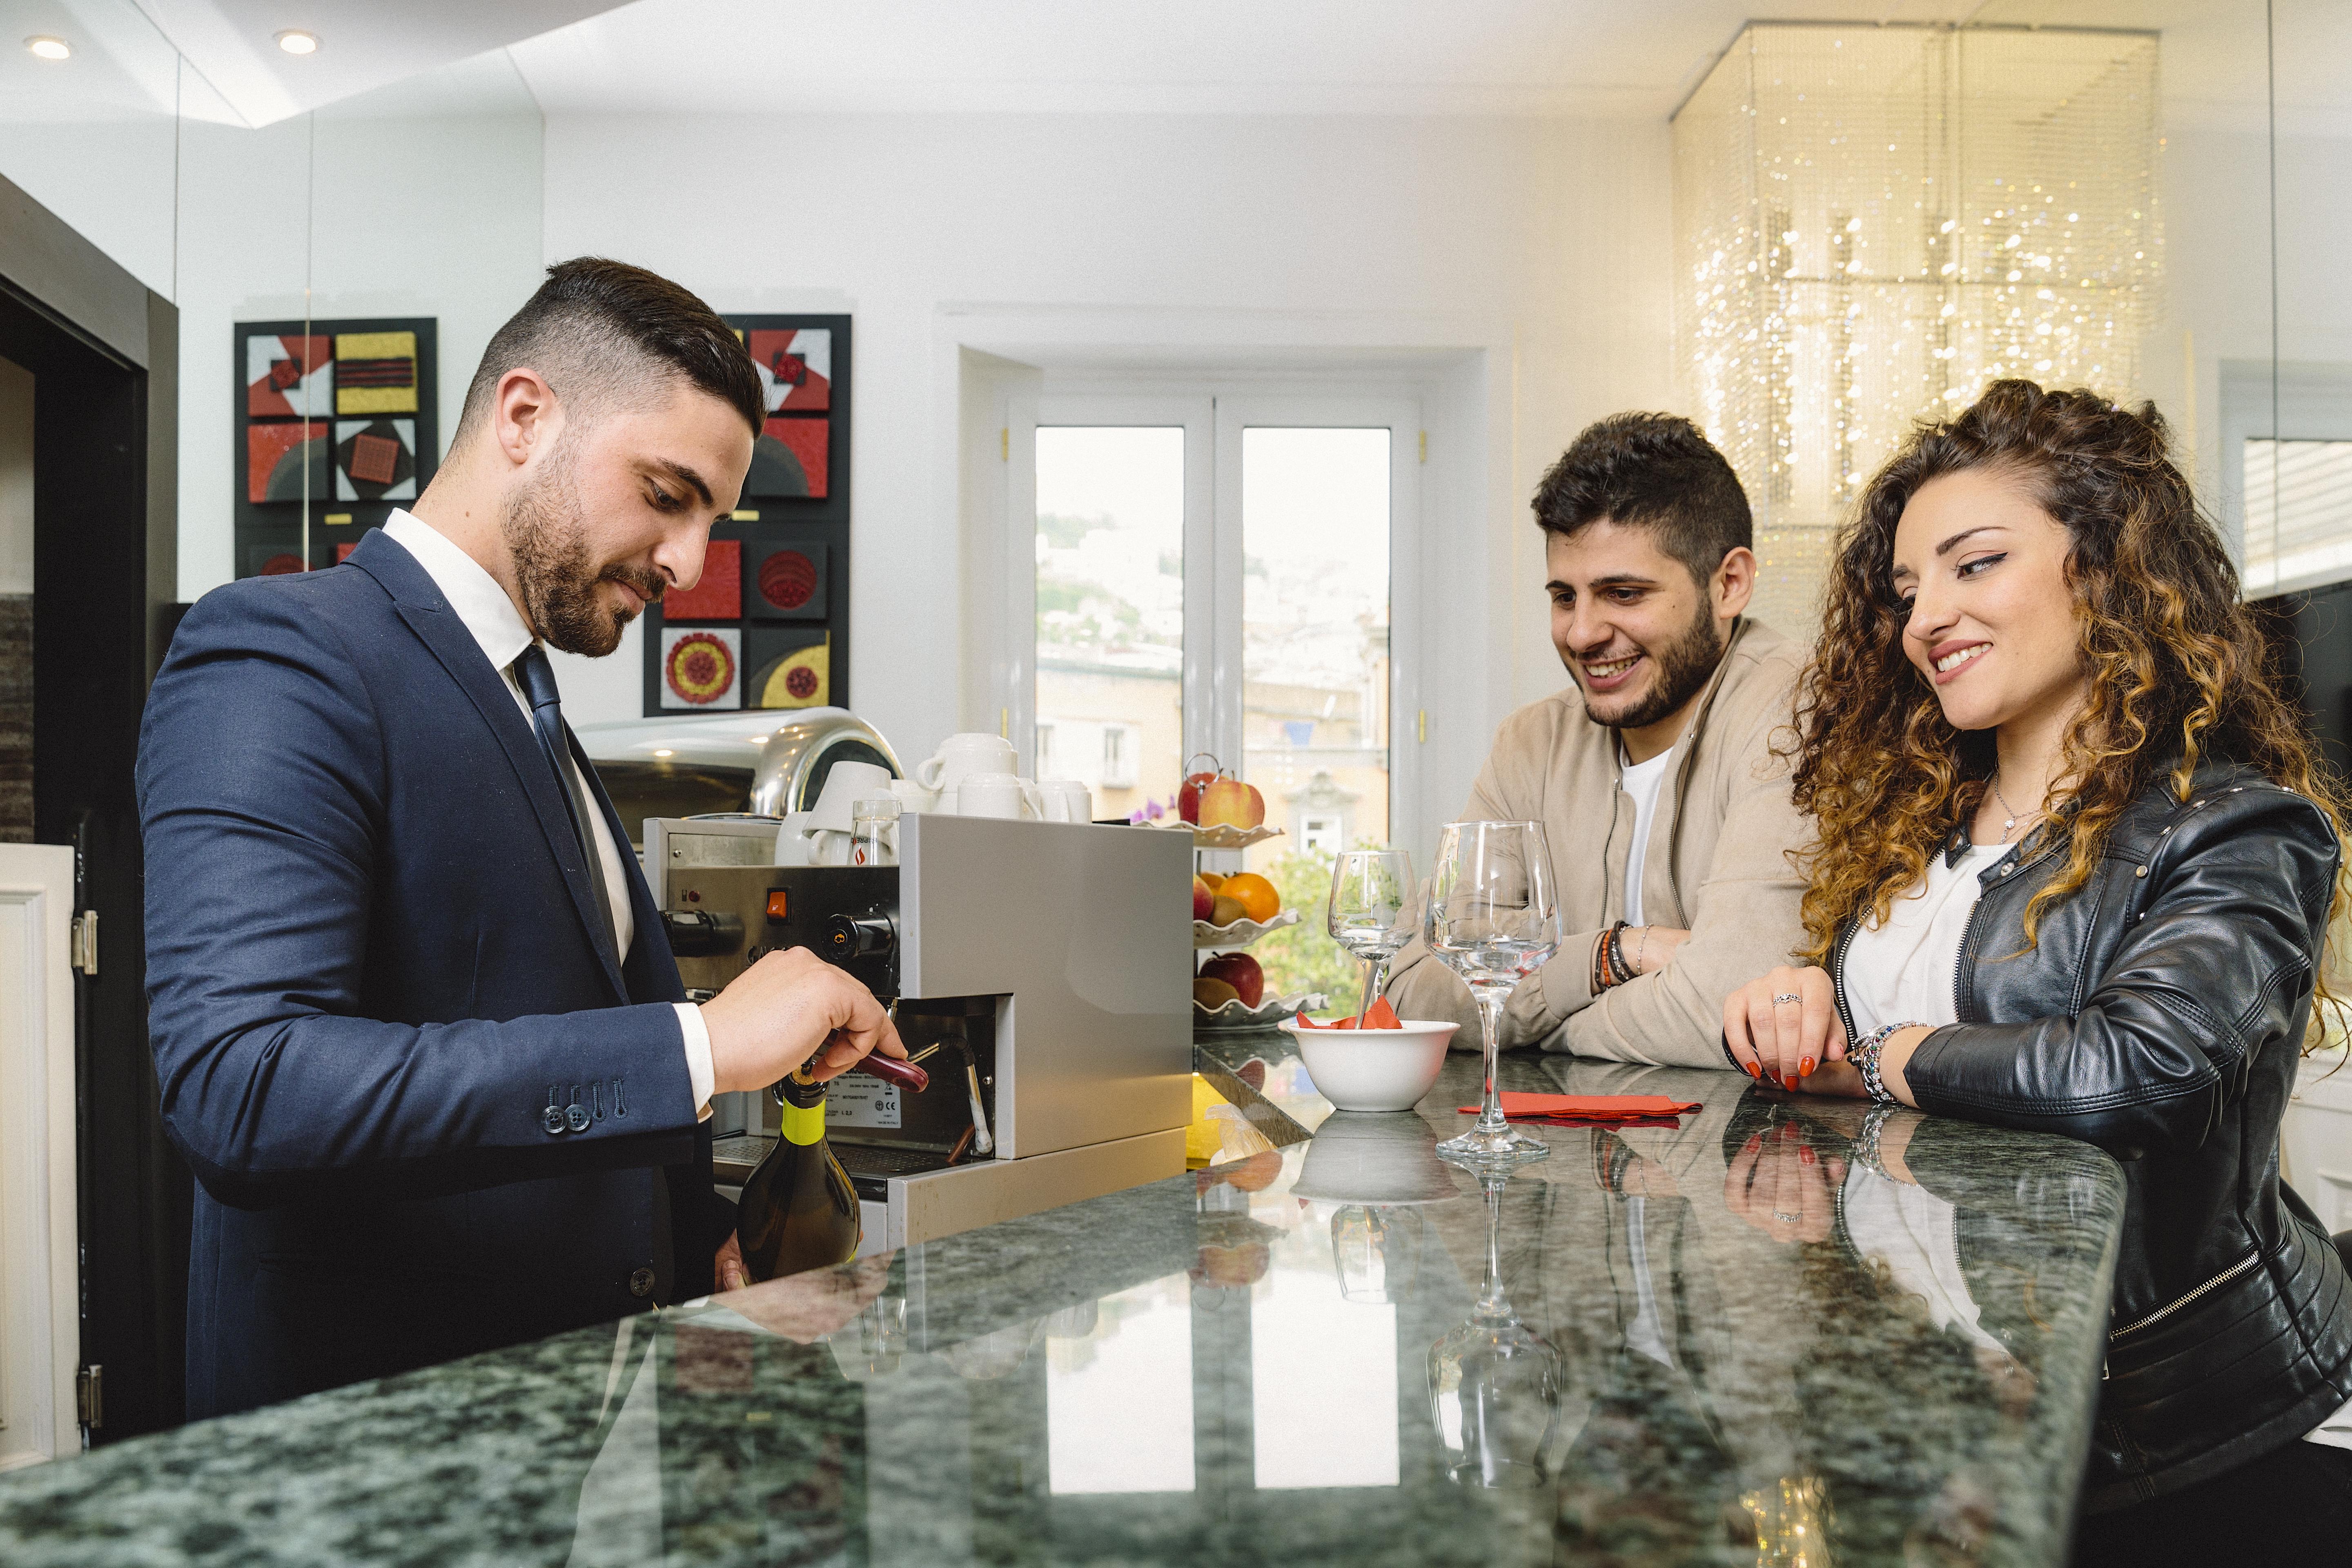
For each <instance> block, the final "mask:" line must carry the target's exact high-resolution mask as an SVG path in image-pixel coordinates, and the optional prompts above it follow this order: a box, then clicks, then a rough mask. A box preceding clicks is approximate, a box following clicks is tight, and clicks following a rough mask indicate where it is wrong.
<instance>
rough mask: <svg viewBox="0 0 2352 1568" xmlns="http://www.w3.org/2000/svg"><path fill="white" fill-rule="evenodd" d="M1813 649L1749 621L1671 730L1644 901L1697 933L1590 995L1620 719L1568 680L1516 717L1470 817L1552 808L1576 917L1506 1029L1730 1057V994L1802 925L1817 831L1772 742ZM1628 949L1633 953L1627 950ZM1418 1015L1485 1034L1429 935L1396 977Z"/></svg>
mask: <svg viewBox="0 0 2352 1568" xmlns="http://www.w3.org/2000/svg"><path fill="white" fill-rule="evenodd" d="M1800 665H1801V655H1800V653H1799V650H1798V649H1797V647H1795V646H1794V645H1792V644H1790V642H1789V641H1788V640H1787V639H1786V638H1784V637H1780V635H1779V634H1778V633H1775V632H1773V631H1771V630H1770V629H1769V628H1768V627H1766V626H1761V625H1759V624H1758V623H1757V622H1755V621H1751V620H1748V619H1746V618H1744V617H1743V618H1742V619H1741V620H1739V621H1738V623H1737V624H1736V625H1735V626H1733V628H1732V633H1731V638H1730V642H1729V646H1728V647H1727V648H1726V649H1725V652H1724V656H1723V659H1722V662H1721V663H1719V664H1717V666H1716V670H1715V675H1714V677H1713V679H1711V680H1710V681H1709V682H1708V683H1707V686H1706V690H1705V691H1704V692H1703V693H1702V694H1701V697H1700V700H1699V705H1698V708H1697V710H1696V712H1695V713H1694V714H1693V715H1692V718H1691V723H1690V728H1689V729H1688V730H1687V731H1685V733H1684V735H1683V737H1682V739H1681V740H1679V741H1677V742H1675V764H1674V774H1673V788H1672V790H1671V791H1670V792H1664V793H1662V794H1661V795H1660V796H1659V801H1658V805H1659V810H1658V811H1657V812H1656V814H1655V815H1654V817H1653V819H1652V822H1651V831H1650V843H1649V848H1648V852H1647V854H1646V856H1645V857H1644V859H1643V871H1642V912H1643V917H1644V919H1645V920H1646V921H1647V922H1648V923H1650V924H1653V925H1660V926H1672V927H1678V928H1681V929H1684V930H1687V931H1689V932H1690V933H1691V934H1690V940H1689V941H1687V942H1685V943H1683V945H1682V948H1681V949H1680V951H1678V952H1676V953H1675V958H1674V962H1673V963H1670V964H1669V965H1667V966H1666V968H1664V970H1662V971H1660V972H1659V973H1655V974H1646V975H1643V976H1641V977H1640V978H1638V979H1634V980H1632V981H1629V982H1627V983H1626V984H1622V985H1619V986H1616V987H1613V988H1612V989H1611V990H1608V991H1605V992H1603V993H1601V994H1600V995H1599V996H1597V997H1596V996H1595V995H1593V994H1592V987H1591V969H1592V943H1593V939H1594V938H1595V937H1597V936H1598V935H1599V934H1600V933H1601V932H1602V931H1606V930H1607V929H1608V928H1609V927H1610V926H1611V925H1612V924H1613V923H1615V922H1616V921H1619V920H1621V919H1622V918H1624V909H1625V864H1626V860H1627V858H1628V853H1629V851H1630V849H1631V847H1632V842H1633V796H1631V795H1628V794H1626V793H1625V790H1624V787H1623V784H1622V771H1621V769H1620V767H1619V765H1618V760H1617V759H1618V743H1617V731H1615V730H1614V729H1612V728H1609V727H1606V726H1603V725H1600V724H1595V723H1593V722H1592V721H1591V720H1590V719H1588V718H1586V717H1585V714H1584V700H1583V694H1582V692H1581V691H1580V689H1578V688H1577V686H1576V685H1575V684H1574V683H1573V682H1572V681H1571V683H1570V685H1569V687H1568V688H1567V689H1565V690H1562V691H1560V692H1558V693H1556V694H1554V695H1553V696H1550V697H1547V698H1545V699H1543V700H1541V701H1538V702H1531V703H1529V704H1528V705H1527V706H1526V707H1524V708H1522V709H1520V710H1518V711H1517V712H1516V713H1513V714H1512V715H1511V716H1510V717H1509V718H1507V719H1506V720H1504V721H1503V725H1502V728H1501V729H1500V730H1499V731H1496V736H1495V749H1494V750H1493V752H1490V753H1488V755H1487V758H1486V768H1485V769H1484V770H1483V771H1482V772H1481V773H1479V775H1478V783H1477V784H1476V786H1475V788H1474V789H1473V790H1472V791H1471V794H1470V803H1469V805H1465V806H1464V807H1463V808H1462V815H1461V817H1460V818H1459V820H1461V821H1464V822H1474V821H1507V822H1530V821H1532V822H1540V823H1542V824H1543V825H1544V829H1545V834H1546V837H1549V840H1550V842H1551V853H1552V868H1553V873H1554V875H1555V877H1556V878H1557V879H1558V885H1559V904H1560V923H1561V925H1562V927H1563V928H1564V929H1565V931H1567V933H1568V934H1567V937H1566V939H1565V940H1564V941H1563V942H1561V944H1560V949H1559V955H1558V956H1557V957H1555V958H1554V959H1552V961H1551V962H1550V963H1547V964H1545V965H1544V967H1543V968H1542V969H1541V970H1540V971H1539V972H1538V973H1537V974H1536V975H1535V976H1534V977H1533V978H1531V979H1529V980H1528V981H1525V982H1523V983H1522V984H1520V986H1519V988H1518V989H1517V991H1515V992H1513V993H1512V994H1511V1000H1510V1003H1509V1005H1508V1006H1507V1008H1506V1009H1505V1011H1504V1014H1503V1025H1502V1043H1503V1045H1504V1046H1505V1047H1512V1046H1524V1045H1528V1044H1540V1045H1541V1046H1542V1047H1543V1048H1544V1049H1545V1050H1548V1051H1570V1052H1574V1053H1575V1054H1576V1055H1578V1056H1582V1057H1605V1058H1612V1059H1614V1060H1617V1061H1629V1062H1649V1063H1654V1064H1659V1065H1664V1066H1676V1067H1697V1068H1728V1067H1729V1066H1730V1063H1729V1061H1728V1060H1727V1058H1726V1057H1725V1056H1724V1054H1723V1044H1722V1037H1723V999H1724V997H1726V996H1727V995H1728V994H1730V993H1731V992H1733V991H1734V990H1737V989H1738V987H1739V986H1741V985H1744V984H1747V983H1748V981H1750V980H1753V979H1755V978H1756V977H1757V976H1758V975H1759V974H1762V973H1764V972H1765V971H1766V970H1768V969H1770V968H1771V967H1772V966H1773V965H1774V964H1777V963H1788V962H1789V961H1790V952H1792V951H1794V949H1795V948H1796V947H1797V945H1798V943H1799V942H1800V941H1801V939H1802V936H1803V927H1802V924H1801V921H1800V919H1799V915H1798V904H1799V900H1801V898H1802V897H1803V894H1804V883H1803V882H1802V880H1801V879H1799V877H1798V876H1797V873H1796V871H1795V869H1794V868H1792V867H1791V866H1790V862H1789V855H1788V852H1789V851H1790V850H1791V849H1795V848H1798V847H1801V845H1802V844H1803V843H1804V842H1805V841H1806V839H1807V838H1808V837H1809V836H1810V835H1809V830H1808V826H1807V825H1806V823H1805V820H1804V818H1803V817H1802V816H1801V815H1800V814H1799V813H1798V811H1797V809H1796V806H1795V805H1794V804H1793V803H1791V801H1790V798H1789V777H1788V767H1787V764H1786V763H1783V762H1781V761H1780V760H1779V759H1778V758H1776V757H1774V756H1773V754H1772V742H1773V739H1774V733H1775V731H1780V730H1782V729H1783V728H1784V727H1785V726H1786V725H1787V724H1788V723H1789V721H1790V699H1791V696H1792V694H1793V690H1794V688H1795V684H1796V679H1797V672H1798V669H1799V668H1800ZM1627 956H1628V957H1629V958H1630V957H1631V956H1633V955H1632V954H1630V953H1629V954H1627ZM1387 994H1388V998H1389V1003H1390V1005H1391V1006H1393V1007H1394V1008H1395V1009H1396V1010H1397V1013H1398V1015H1399V1016H1402V1017H1407V1018H1451V1019H1456V1020H1458V1021H1459V1022H1460V1023H1461V1025H1462V1027H1461V1028H1460V1029H1459V1030H1457V1031H1456V1032H1455V1034H1454V1048H1455V1049H1457V1050H1475V1049H1477V1048H1478V1046H1479V1032H1478V1010H1477V1008H1476V1006H1475V1005H1474V1004H1473V1003H1472V1001H1471V999H1470V990H1469V987H1467V986H1466V985H1465V984H1462V982H1461V980H1460V979H1459V978H1457V977H1456V976H1455V975H1454V972H1453V971H1451V970H1449V969H1447V968H1446V967H1445V966H1444V964H1442V963H1438V962H1437V960H1436V959H1434V958H1433V957H1431V956H1430V954H1429V950H1428V949H1427V948H1426V947H1425V946H1423V943H1422V942H1420V941H1419V940H1418V939H1416V940H1415V941H1414V942H1413V943H1412V945H1411V946H1409V947H1407V948H1406V949H1405V950H1404V951H1403V952H1400V953H1399V954H1397V958H1396V967H1395V970H1394V973H1393V974H1392V976H1391V979H1390V981H1389V984H1388V991H1387Z"/></svg>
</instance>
